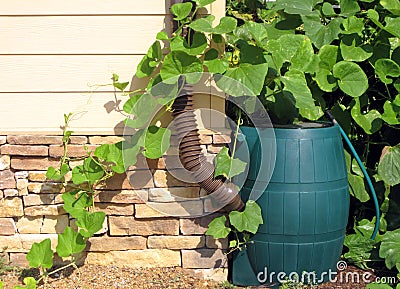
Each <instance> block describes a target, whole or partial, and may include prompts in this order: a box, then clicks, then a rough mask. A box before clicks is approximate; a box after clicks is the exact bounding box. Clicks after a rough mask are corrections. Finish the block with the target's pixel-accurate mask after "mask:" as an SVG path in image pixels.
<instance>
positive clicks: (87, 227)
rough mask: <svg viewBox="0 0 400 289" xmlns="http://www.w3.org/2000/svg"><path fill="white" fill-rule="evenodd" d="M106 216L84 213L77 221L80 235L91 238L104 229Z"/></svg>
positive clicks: (102, 213) (101, 213) (99, 213)
mask: <svg viewBox="0 0 400 289" xmlns="http://www.w3.org/2000/svg"><path fill="white" fill-rule="evenodd" d="M105 217H106V214H105V213H104V212H94V213H89V212H87V211H84V212H83V214H82V216H81V217H80V218H79V219H78V220H77V222H76V224H77V225H78V227H79V228H80V230H79V233H80V234H81V235H82V236H83V237H85V238H90V237H92V236H93V235H94V233H96V232H97V231H99V230H100V229H101V228H102V227H103V223H104V219H105Z"/></svg>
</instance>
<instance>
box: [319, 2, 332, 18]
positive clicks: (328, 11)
mask: <svg viewBox="0 0 400 289" xmlns="http://www.w3.org/2000/svg"><path fill="white" fill-rule="evenodd" d="M321 11H322V14H324V15H325V16H334V15H336V12H335V10H334V9H333V5H332V4H331V3H328V2H324V4H322V10H321Z"/></svg>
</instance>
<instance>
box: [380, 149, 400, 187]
mask: <svg viewBox="0 0 400 289" xmlns="http://www.w3.org/2000/svg"><path fill="white" fill-rule="evenodd" d="M378 173H379V175H380V177H381V178H382V179H383V181H384V182H385V183H386V184H388V185H390V186H395V185H398V184H400V178H399V176H400V145H397V146H394V147H389V148H388V150H387V153H386V154H385V155H384V156H383V158H382V159H381V161H380V162H379V166H378Z"/></svg>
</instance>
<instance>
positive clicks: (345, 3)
mask: <svg viewBox="0 0 400 289" xmlns="http://www.w3.org/2000/svg"><path fill="white" fill-rule="evenodd" d="M339 4H340V13H341V14H342V15H345V16H350V15H354V14H355V13H357V12H359V11H360V6H359V5H358V3H357V0H340V1H339Z"/></svg>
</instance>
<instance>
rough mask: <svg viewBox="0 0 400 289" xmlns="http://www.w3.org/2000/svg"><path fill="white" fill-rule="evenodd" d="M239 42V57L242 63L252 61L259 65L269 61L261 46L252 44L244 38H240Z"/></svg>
mask: <svg viewBox="0 0 400 289" xmlns="http://www.w3.org/2000/svg"><path fill="white" fill-rule="evenodd" d="M238 44H239V48H240V54H239V57H240V62H241V63H250V64H254V65H257V64H262V63H266V62H267V61H266V60H265V57H264V51H263V50H262V49H261V48H259V47H257V46H254V45H250V44H248V43H247V42H245V41H242V40H239V41H238Z"/></svg>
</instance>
